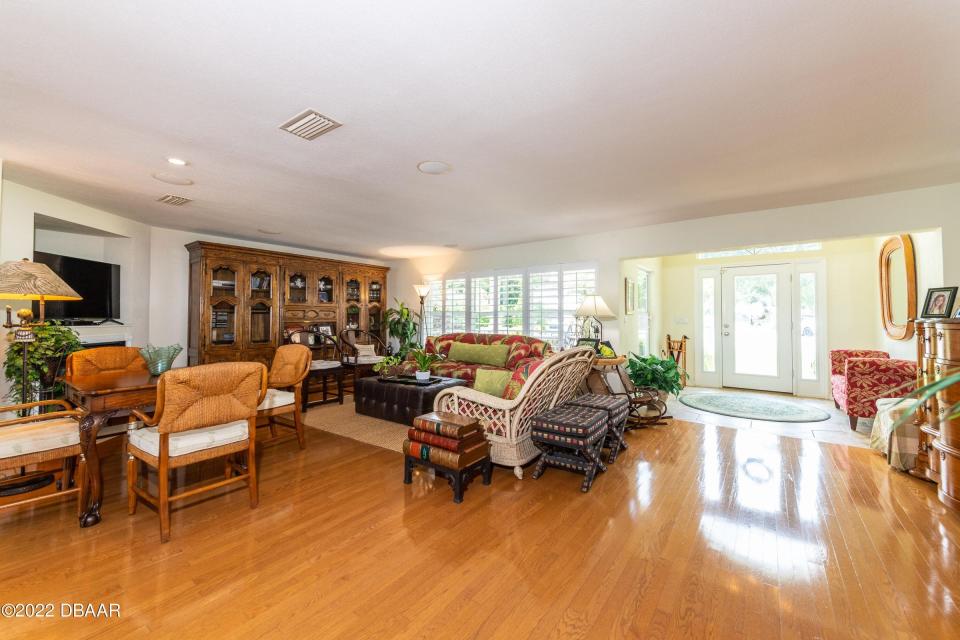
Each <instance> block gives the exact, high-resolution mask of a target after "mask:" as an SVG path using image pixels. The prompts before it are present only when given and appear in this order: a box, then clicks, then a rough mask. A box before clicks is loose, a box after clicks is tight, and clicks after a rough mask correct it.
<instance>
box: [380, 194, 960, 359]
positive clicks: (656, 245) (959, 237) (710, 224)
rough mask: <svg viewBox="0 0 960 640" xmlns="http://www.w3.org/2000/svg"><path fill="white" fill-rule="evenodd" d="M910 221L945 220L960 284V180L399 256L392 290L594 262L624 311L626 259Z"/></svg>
mask: <svg viewBox="0 0 960 640" xmlns="http://www.w3.org/2000/svg"><path fill="white" fill-rule="evenodd" d="M478 224H482V222H480V221H478ZM904 227H907V228H919V229H924V228H926V229H934V228H938V227H939V228H940V229H941V231H942V236H941V247H942V248H943V249H942V254H943V274H944V279H945V282H946V283H948V284H956V283H960V251H947V250H945V249H946V248H947V247H957V246H960V183H958V184H950V185H945V186H939V187H929V188H925V189H913V190H909V191H899V192H896V193H887V194H881V195H875V196H867V197H863V198H851V199H847V200H834V201H831V202H822V203H816V204H809V205H800V206H795V207H785V208H780V209H768V210H762V211H753V212H747V213H737V214H731V215H725V216H717V217H713V218H702V219H698V220H688V221H684V222H674V223H668V224H660V225H653V226H647V227H636V228H633V229H625V230H616V231H603V232H598V233H595V234H590V235H582V236H577V237H574V238H562V239H557V240H547V241H543V242H532V243H527V244H518V245H512V246H505V247H497V248H491V249H480V250H477V251H467V252H461V253H456V254H453V255H446V256H436V257H430V258H417V259H413V260H404V261H398V262H396V263H394V264H393V267H394V269H393V270H392V271H391V275H392V284H391V286H392V295H397V296H400V297H401V298H402V299H404V300H405V301H406V302H407V303H408V304H411V305H414V304H417V298H416V295H415V294H414V292H413V285H414V284H417V283H419V282H421V281H422V278H423V276H424V275H428V274H442V273H455V272H459V271H479V270H489V269H494V268H511V267H529V266H536V265H540V264H556V263H558V262H588V261H594V262H596V263H597V264H598V266H599V270H600V272H599V283H598V293H600V295H602V296H603V298H604V300H606V301H607V303H608V304H609V305H610V307H611V309H612V310H613V311H614V312H615V313H616V314H617V315H618V316H620V315H621V311H622V309H621V306H622V302H621V298H622V294H621V293H620V290H621V288H622V280H621V279H620V260H622V259H626V258H641V257H657V256H664V255H676V254H683V253H697V252H701V251H713V250H718V249H729V248H736V247H744V246H750V245H764V244H782V243H791V242H801V241H815V240H828V239H832V238H851V237H862V236H865V235H884V234H893V233H899V232H900V231H901V230H902V229H903V228H904ZM505 240H508V238H505ZM614 333H617V334H619V323H616V322H610V323H609V324H608V323H604V334H605V335H609V336H610V338H611V340H612V341H614V344H615V345H618V344H619V335H613V334H614Z"/></svg>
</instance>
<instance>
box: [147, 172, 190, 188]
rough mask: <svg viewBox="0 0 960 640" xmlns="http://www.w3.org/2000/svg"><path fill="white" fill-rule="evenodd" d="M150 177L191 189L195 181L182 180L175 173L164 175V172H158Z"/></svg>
mask: <svg viewBox="0 0 960 640" xmlns="http://www.w3.org/2000/svg"><path fill="white" fill-rule="evenodd" d="M150 175H151V176H153V179H154V180H159V181H160V182H166V183H167V184H176V185H180V186H181V187H189V186H190V185H192V184H193V180H191V179H190V178H182V177H180V176H178V175H175V174H173V173H163V172H162V171H158V172H157V173H151V174H150Z"/></svg>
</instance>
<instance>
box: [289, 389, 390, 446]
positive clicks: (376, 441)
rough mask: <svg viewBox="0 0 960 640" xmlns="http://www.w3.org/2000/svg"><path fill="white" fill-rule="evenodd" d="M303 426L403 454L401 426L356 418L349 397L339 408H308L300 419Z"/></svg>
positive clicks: (366, 418)
mask: <svg viewBox="0 0 960 640" xmlns="http://www.w3.org/2000/svg"><path fill="white" fill-rule="evenodd" d="M303 424H305V425H307V426H308V427H312V428H314V429H319V430H320V431H327V432H329V433H335V434H336V435H338V436H343V437H345V438H350V439H351V440H358V441H360V442H364V443H366V444H372V445H373V446H375V447H381V448H383V449H390V450H391V451H397V452H400V453H402V452H403V441H404V440H405V439H406V437H407V430H406V428H405V427H404V426H403V425H401V424H397V423H396V422H390V421H388V420H380V419H379V418H371V417H369V416H361V415H357V413H356V412H355V411H354V409H353V397H352V396H347V398H346V399H345V400H344V403H343V404H342V405H341V404H326V405H320V406H317V407H310V409H309V410H308V411H307V412H306V413H305V414H304V415H303Z"/></svg>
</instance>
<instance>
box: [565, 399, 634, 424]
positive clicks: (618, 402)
mask: <svg viewBox="0 0 960 640" xmlns="http://www.w3.org/2000/svg"><path fill="white" fill-rule="evenodd" d="M567 404H572V405H576V406H578V407H589V408H591V409H600V410H602V411H606V412H607V417H608V424H609V425H610V426H611V427H614V426H619V425H620V423H622V422H624V421H625V420H626V419H627V414H628V413H629V412H630V401H629V400H627V399H626V398H625V397H623V396H611V395H600V394H597V393H585V394H583V395H581V396H577V397H575V398H573V399H572V400H570V401H568V402H567Z"/></svg>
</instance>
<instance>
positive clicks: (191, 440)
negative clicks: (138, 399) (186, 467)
mask: <svg viewBox="0 0 960 640" xmlns="http://www.w3.org/2000/svg"><path fill="white" fill-rule="evenodd" d="M248 435H249V430H248V427H247V421H246V420H237V421H236V422H228V423H226V424H220V425H217V426H215V427H205V428H203V429H191V430H190V431H180V432H178V433H171V434H170V457H171V458H175V457H177V456H183V455H186V454H188V453H194V452H196V451H203V450H204V449H213V448H214V447H222V446H223V445H226V444H233V443H234V442H243V441H244V440H246V439H247V437H248ZM128 438H129V440H130V444H131V445H133V446H134V447H136V448H137V449H140V451H143V452H144V453H149V454H150V455H152V456H159V455H160V434H159V433H158V432H157V428H156V427H147V428H145V429H137V430H135V431H131V432H130V433H129V435H128Z"/></svg>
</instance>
